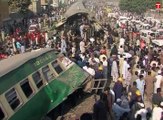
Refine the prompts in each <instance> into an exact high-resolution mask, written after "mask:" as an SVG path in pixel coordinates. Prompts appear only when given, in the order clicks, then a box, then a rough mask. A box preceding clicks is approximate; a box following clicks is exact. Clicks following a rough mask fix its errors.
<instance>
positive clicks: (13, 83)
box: [0, 49, 91, 120]
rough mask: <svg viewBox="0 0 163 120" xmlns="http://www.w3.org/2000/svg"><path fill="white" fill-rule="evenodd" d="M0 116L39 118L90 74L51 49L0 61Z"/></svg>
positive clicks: (1, 118) (4, 119) (14, 119)
mask: <svg viewBox="0 0 163 120" xmlns="http://www.w3.org/2000/svg"><path fill="white" fill-rule="evenodd" d="M0 66H1V67H0V120H40V119H41V118H42V117H43V116H44V115H46V114H47V113H48V112H50V111H51V110H53V109H54V108H56V107H57V106H58V105H59V104H61V103H62V102H63V101H64V100H66V99H67V97H68V96H69V95H70V94H72V93H73V92H74V91H76V90H77V89H79V88H81V87H84V86H85V84H86V83H87V81H90V80H91V76H90V75H89V74H88V73H87V72H85V71H84V70H83V69H81V68H80V67H78V65H76V64H75V63H73V62H72V61H70V60H69V59H68V58H66V57H65V56H63V55H61V54H57V53H55V51H54V50H52V49H42V50H39V51H34V52H29V53H24V54H19V55H15V56H13V57H11V58H8V59H5V60H2V61H0Z"/></svg>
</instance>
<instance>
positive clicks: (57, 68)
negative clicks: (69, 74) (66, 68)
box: [52, 61, 63, 74]
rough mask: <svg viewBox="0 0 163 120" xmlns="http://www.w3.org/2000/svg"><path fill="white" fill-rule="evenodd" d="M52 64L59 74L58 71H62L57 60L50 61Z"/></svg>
mask: <svg viewBox="0 0 163 120" xmlns="http://www.w3.org/2000/svg"><path fill="white" fill-rule="evenodd" d="M52 66H53V68H54V69H55V71H56V72H57V73H58V74H60V73H61V72H62V71H63V69H62V68H61V66H60V65H59V64H58V62H57V61H54V62H53V63H52Z"/></svg>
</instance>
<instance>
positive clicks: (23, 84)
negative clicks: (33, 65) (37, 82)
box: [20, 79, 33, 98]
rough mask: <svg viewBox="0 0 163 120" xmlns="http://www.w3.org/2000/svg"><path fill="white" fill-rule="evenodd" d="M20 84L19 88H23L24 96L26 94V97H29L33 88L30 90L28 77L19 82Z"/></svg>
mask: <svg viewBox="0 0 163 120" xmlns="http://www.w3.org/2000/svg"><path fill="white" fill-rule="evenodd" d="M20 86H21V88H22V90H23V92H24V94H25V96H26V97H27V98H29V97H30V96H31V95H32V93H33V90H32V88H31V86H30V84H29V81H28V79H25V80H24V81H23V82H21V83H20Z"/></svg>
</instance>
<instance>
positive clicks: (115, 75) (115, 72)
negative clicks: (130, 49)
mask: <svg viewBox="0 0 163 120" xmlns="http://www.w3.org/2000/svg"><path fill="white" fill-rule="evenodd" d="M111 76H112V77H113V81H114V82H117V79H118V77H119V75H118V66H117V62H116V60H114V61H113V63H112V68H111Z"/></svg>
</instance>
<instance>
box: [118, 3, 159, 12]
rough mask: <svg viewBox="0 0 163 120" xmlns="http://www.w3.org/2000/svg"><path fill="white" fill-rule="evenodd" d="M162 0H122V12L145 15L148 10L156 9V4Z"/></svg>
mask: <svg viewBox="0 0 163 120" xmlns="http://www.w3.org/2000/svg"><path fill="white" fill-rule="evenodd" d="M160 1H161V0H120V3H119V7H120V9H121V10H127V11H129V12H135V13H138V14H140V13H144V12H146V11H147V10H148V9H155V4H156V2H160Z"/></svg>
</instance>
